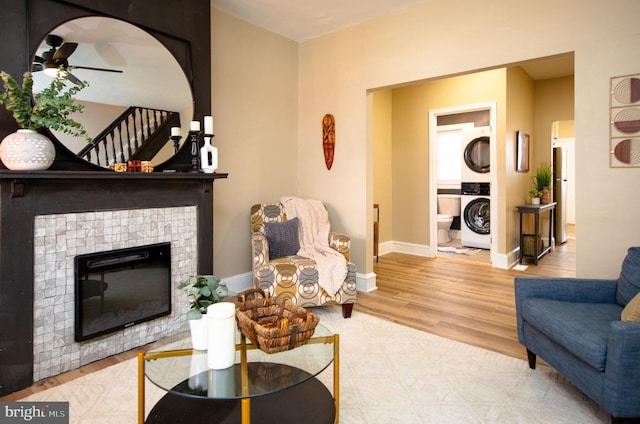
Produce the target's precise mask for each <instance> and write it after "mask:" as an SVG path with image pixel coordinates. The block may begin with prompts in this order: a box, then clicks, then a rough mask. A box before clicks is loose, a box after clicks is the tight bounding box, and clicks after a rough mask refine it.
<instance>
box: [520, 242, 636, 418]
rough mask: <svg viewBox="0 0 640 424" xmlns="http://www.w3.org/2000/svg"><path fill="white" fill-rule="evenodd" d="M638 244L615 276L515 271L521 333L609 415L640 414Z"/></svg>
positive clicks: (532, 358)
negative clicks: (528, 275)
mask: <svg viewBox="0 0 640 424" xmlns="http://www.w3.org/2000/svg"><path fill="white" fill-rule="evenodd" d="M639 293H640V247H632V248H630V249H629V252H628V254H627V257H626V258H625V260H624V262H623V264H622V271H621V273H620V277H619V278H618V279H617V280H603V279H585V278H520V277H519V278H516V279H515V300H516V316H517V324H518V339H519V340H520V343H522V344H523V345H524V346H525V347H526V348H527V355H528V358H529V367H530V368H532V369H535V366H536V356H539V357H541V358H542V359H544V360H545V362H547V363H548V364H549V365H551V366H552V367H553V368H555V369H556V370H558V372H560V373H561V374H562V375H564V376H565V377H566V378H567V379H568V380H569V381H571V382H572V383H573V384H575V385H576V386H577V387H578V388H579V389H580V390H582V391H583V392H584V393H585V394H586V395H587V396H589V397H590V398H591V399H593V400H594V401H596V402H597V403H598V404H599V405H600V406H602V407H603V408H604V409H605V410H606V411H608V412H609V413H610V414H611V422H612V423H621V422H623V420H624V419H626V418H637V417H640V322H638V321H640V294H639Z"/></svg>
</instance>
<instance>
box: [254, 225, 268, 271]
mask: <svg viewBox="0 0 640 424" xmlns="http://www.w3.org/2000/svg"><path fill="white" fill-rule="evenodd" d="M251 251H252V256H253V269H254V270H255V269H256V268H257V267H259V266H261V265H264V264H266V263H267V262H269V243H268V242H267V237H266V236H265V235H264V234H263V233H258V232H256V233H251Z"/></svg>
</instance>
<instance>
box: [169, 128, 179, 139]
mask: <svg viewBox="0 0 640 424" xmlns="http://www.w3.org/2000/svg"><path fill="white" fill-rule="evenodd" d="M179 136H180V127H171V137H179Z"/></svg>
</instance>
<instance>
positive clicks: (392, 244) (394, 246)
mask: <svg viewBox="0 0 640 424" xmlns="http://www.w3.org/2000/svg"><path fill="white" fill-rule="evenodd" d="M518 251H519V249H518V248H516V249H514V250H513V251H511V252H509V253H508V254H506V255H500V254H494V255H493V259H492V263H491V264H492V266H493V267H494V268H500V269H509V268H511V267H513V266H514V265H515V264H516V263H517V262H518ZM392 252H396V253H404V254H407V255H416V256H423V257H426V258H431V257H433V256H430V254H429V252H430V249H429V246H427V245H424V244H414V243H405V242H399V241H387V242H384V243H381V244H380V245H379V246H378V253H379V254H380V256H384V255H386V254H387V253H392Z"/></svg>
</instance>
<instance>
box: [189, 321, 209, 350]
mask: <svg viewBox="0 0 640 424" xmlns="http://www.w3.org/2000/svg"><path fill="white" fill-rule="evenodd" d="M189 329H190V330H191V344H192V345H193V348H194V349H196V350H207V348H208V347H209V326H208V321H207V320H206V319H205V317H202V318H200V319H190V320H189Z"/></svg>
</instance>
